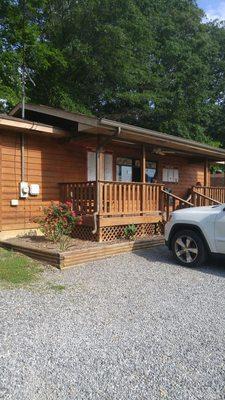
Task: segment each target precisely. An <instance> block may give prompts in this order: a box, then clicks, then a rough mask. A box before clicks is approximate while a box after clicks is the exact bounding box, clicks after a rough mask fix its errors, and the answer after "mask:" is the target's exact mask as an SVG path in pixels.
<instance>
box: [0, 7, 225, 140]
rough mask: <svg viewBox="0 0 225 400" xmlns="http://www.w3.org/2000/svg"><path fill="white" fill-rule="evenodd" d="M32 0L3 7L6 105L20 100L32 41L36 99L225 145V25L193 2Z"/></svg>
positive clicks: (1, 61) (0, 38) (0, 68)
mask: <svg viewBox="0 0 225 400" xmlns="http://www.w3.org/2000/svg"><path fill="white" fill-rule="evenodd" d="M23 1H24V4H25V5H24V6H23V2H22V0H21V1H19V2H18V1H13V0H3V1H2V4H1V10H0V11H1V15H2V16H3V17H2V24H1V28H0V45H1V49H2V51H1V56H0V98H2V99H3V100H4V101H2V105H3V106H4V105H6V106H7V107H8V108H9V107H10V106H12V105H13V104H15V102H17V101H18V100H19V99H20V96H21V94H20V93H21V83H20V75H19V72H20V66H21V64H22V49H23V46H25V50H26V51H25V61H26V66H27V71H28V72H29V74H30V76H31V77H32V79H33V80H34V81H35V83H36V86H35V87H34V86H33V85H32V84H31V83H30V81H29V80H28V81H27V97H28V98H29V99H30V101H32V102H36V103H42V104H48V105H52V106H55V107H61V108H64V109H68V110H71V111H78V112H84V113H92V114H95V115H98V116H103V115H105V116H110V118H114V119H118V120H120V121H123V122H128V123H132V124H137V125H140V126H143V127H148V128H152V129H156V130H160V131H164V132H167V133H171V134H174V135H179V136H183V137H186V138H192V139H195V140H199V141H203V142H206V143H212V140H213V141H214V142H215V144H218V141H220V142H223V141H224V142H225V133H224V128H223V126H224V118H225V117H224V116H225V113H224V108H225V93H224V87H225V85H224V79H225V78H224V77H225V58H224V57H225V54H224V48H225V47H224V42H225V30H224V25H223V24H218V22H214V23H204V22H203V21H202V18H203V15H204V14H203V12H202V10H200V9H199V8H198V6H197V4H196V2H195V1H194V0H157V1H152V0H127V1H126V2H121V0H79V1H77V0H64V1H61V0H23ZM24 10H25V11H24ZM24 16H25V18H24ZM3 106H2V108H4V107H3Z"/></svg>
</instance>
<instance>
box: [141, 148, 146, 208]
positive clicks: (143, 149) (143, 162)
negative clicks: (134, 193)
mask: <svg viewBox="0 0 225 400" xmlns="http://www.w3.org/2000/svg"><path fill="white" fill-rule="evenodd" d="M141 161H142V162H141V180H142V183H143V185H142V211H146V210H145V208H146V204H145V203H146V202H145V195H146V190H145V189H146V188H145V183H146V179H145V170H146V149H145V145H143V146H142V160H141Z"/></svg>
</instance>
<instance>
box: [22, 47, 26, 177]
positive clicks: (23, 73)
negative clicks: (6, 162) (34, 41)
mask: <svg viewBox="0 0 225 400" xmlns="http://www.w3.org/2000/svg"><path fill="white" fill-rule="evenodd" d="M23 53H24V48H23ZM23 58H24V54H23ZM25 96H26V94H25V67H24V64H23V67H22V119H23V120H24V119H25ZM24 177H25V161H24V133H23V132H22V133H21V181H22V182H23V181H24Z"/></svg>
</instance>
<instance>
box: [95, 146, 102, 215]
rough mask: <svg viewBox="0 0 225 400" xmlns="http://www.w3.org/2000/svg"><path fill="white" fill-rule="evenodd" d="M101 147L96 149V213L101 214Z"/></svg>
mask: <svg viewBox="0 0 225 400" xmlns="http://www.w3.org/2000/svg"><path fill="white" fill-rule="evenodd" d="M100 154H101V151H100V147H97V149H96V212H98V213H99V209H100V185H99V181H100Z"/></svg>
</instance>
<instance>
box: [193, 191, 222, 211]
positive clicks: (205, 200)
mask: <svg viewBox="0 0 225 400" xmlns="http://www.w3.org/2000/svg"><path fill="white" fill-rule="evenodd" d="M191 199H192V203H193V204H194V206H195V207H202V206H213V205H215V204H222V203H221V202H220V201H218V200H215V199H213V198H211V197H209V196H206V195H205V194H203V193H199V192H196V191H195V190H193V191H192V195H191Z"/></svg>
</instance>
